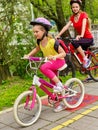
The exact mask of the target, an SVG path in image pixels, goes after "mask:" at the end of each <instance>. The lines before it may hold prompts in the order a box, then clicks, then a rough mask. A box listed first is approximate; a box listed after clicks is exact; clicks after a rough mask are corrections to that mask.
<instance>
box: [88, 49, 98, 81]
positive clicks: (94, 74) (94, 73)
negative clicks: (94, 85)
mask: <svg viewBox="0 0 98 130" xmlns="http://www.w3.org/2000/svg"><path fill="white" fill-rule="evenodd" d="M93 53H94V55H95V56H96V59H97V60H98V50H94V51H93ZM89 59H90V60H91V64H90V67H94V66H98V62H97V61H95V60H94V57H93V56H90V57H89ZM90 67H89V68H90ZM88 74H89V76H90V77H91V79H93V80H94V81H96V82H98V68H95V69H91V70H89V71H88Z"/></svg>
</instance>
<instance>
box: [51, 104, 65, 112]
mask: <svg viewBox="0 0 98 130" xmlns="http://www.w3.org/2000/svg"><path fill="white" fill-rule="evenodd" d="M65 108H66V107H65V106H64V104H60V105H59V106H57V107H56V108H54V110H53V111H54V112H60V111H63V110H65Z"/></svg>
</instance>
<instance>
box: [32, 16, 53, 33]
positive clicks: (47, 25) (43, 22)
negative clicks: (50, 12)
mask: <svg viewBox="0 0 98 130" xmlns="http://www.w3.org/2000/svg"><path fill="white" fill-rule="evenodd" d="M30 24H31V25H42V26H43V27H44V28H45V29H46V30H47V31H49V30H50V29H51V27H52V25H51V23H50V22H49V21H48V20H47V19H46V18H43V17H40V18H36V19H35V20H33V21H31V22H30Z"/></svg>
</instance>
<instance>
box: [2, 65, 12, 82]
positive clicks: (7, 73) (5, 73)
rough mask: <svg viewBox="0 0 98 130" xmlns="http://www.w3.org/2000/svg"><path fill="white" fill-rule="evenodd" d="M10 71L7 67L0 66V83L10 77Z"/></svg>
mask: <svg viewBox="0 0 98 130" xmlns="http://www.w3.org/2000/svg"><path fill="white" fill-rule="evenodd" d="M10 76H11V74H10V71H9V66H8V65H0V83H2V81H3V80H6V79H7V78H8V77H10Z"/></svg>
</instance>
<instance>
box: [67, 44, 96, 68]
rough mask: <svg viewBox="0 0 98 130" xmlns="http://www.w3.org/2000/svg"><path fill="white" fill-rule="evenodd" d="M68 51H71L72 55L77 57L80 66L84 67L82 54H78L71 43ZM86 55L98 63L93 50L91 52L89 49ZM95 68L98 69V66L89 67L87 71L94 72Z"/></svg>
mask: <svg viewBox="0 0 98 130" xmlns="http://www.w3.org/2000/svg"><path fill="white" fill-rule="evenodd" d="M68 49H69V52H71V54H73V55H74V56H75V58H76V59H77V61H78V63H79V64H80V66H82V64H83V58H82V56H81V54H80V53H78V54H77V53H76V51H75V48H74V47H73V45H72V44H71V43H69V45H68ZM85 54H86V55H87V56H88V57H90V56H92V57H93V58H94V59H95V60H96V61H97V62H98V59H97V58H96V56H95V55H94V53H93V52H92V51H91V50H89V49H88V50H86V51H85ZM95 68H98V66H94V67H89V68H87V69H85V70H93V69H95Z"/></svg>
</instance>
